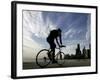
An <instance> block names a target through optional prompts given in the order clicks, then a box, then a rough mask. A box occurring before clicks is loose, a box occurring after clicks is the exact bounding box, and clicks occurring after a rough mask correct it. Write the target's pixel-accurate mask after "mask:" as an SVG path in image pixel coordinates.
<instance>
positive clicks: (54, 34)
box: [47, 30, 60, 42]
mask: <svg viewBox="0 0 100 80" xmlns="http://www.w3.org/2000/svg"><path fill="white" fill-rule="evenodd" d="M58 36H60V35H59V33H58V30H52V31H51V32H50V34H49V36H48V37H47V40H48V41H49V42H52V41H54V39H56V38H57V37H58Z"/></svg>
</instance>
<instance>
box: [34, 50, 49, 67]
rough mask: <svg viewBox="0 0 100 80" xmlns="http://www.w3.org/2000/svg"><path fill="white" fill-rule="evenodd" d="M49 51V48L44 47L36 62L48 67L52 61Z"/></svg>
mask: <svg viewBox="0 0 100 80" xmlns="http://www.w3.org/2000/svg"><path fill="white" fill-rule="evenodd" d="M48 53H49V50H47V49H43V50H41V51H40V52H39V53H38V54H37V56H36V63H37V65H38V66H40V67H41V68H44V67H46V66H47V65H48V64H49V63H50V59H49V57H48Z"/></svg>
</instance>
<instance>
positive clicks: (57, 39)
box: [56, 38, 60, 46]
mask: <svg viewBox="0 0 100 80" xmlns="http://www.w3.org/2000/svg"><path fill="white" fill-rule="evenodd" d="M56 42H57V44H58V46H60V44H59V42H58V39H57V38H56Z"/></svg>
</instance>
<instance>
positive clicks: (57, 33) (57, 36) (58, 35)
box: [47, 28, 62, 63]
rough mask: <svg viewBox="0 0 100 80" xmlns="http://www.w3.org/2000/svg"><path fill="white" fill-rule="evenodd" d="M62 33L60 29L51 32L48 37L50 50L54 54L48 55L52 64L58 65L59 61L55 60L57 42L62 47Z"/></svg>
mask: <svg viewBox="0 0 100 80" xmlns="http://www.w3.org/2000/svg"><path fill="white" fill-rule="evenodd" d="M61 32H62V31H61V29H60V28H58V29H56V30H52V31H50V34H49V35H48V37H47V42H48V43H49V45H50V49H51V51H52V54H50V53H48V57H49V58H50V60H51V61H52V63H57V61H56V60H55V48H56V44H55V40H56V43H57V44H58V46H59V47H60V46H62V38H61V37H62V36H61ZM51 56H52V57H51Z"/></svg>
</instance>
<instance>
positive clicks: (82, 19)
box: [23, 10, 91, 61]
mask: <svg viewBox="0 0 100 80" xmlns="http://www.w3.org/2000/svg"><path fill="white" fill-rule="evenodd" d="M90 20H91V15H90V14H89V13H71V12H49V11H48V12H47V11H31V10H30V11H29V10H23V60H24V61H29V60H32V59H35V57H36V54H37V53H38V52H39V51H40V50H41V49H44V48H46V49H49V44H48V43H47V42H46V38H47V36H48V35H49V33H50V31H51V30H54V29H58V28H60V29H61V30H62V42H63V44H64V45H66V48H63V49H62V50H63V52H64V53H65V54H75V49H76V47H77V44H80V47H81V50H82V49H83V47H84V46H85V47H86V48H89V44H90V42H91V37H90V34H91V32H90V30H91V27H90V26H91V25H90V24H91V23H90ZM56 51H57V50H56Z"/></svg>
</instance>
